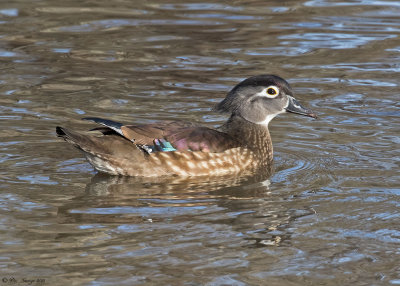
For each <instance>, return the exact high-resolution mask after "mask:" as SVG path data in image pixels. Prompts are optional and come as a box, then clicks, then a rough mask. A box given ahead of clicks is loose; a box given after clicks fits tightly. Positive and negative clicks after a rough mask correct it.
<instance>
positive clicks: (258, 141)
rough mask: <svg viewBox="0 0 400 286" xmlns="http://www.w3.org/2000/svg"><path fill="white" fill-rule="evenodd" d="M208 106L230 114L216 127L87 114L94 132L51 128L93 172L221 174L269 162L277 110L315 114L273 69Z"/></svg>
mask: <svg viewBox="0 0 400 286" xmlns="http://www.w3.org/2000/svg"><path fill="white" fill-rule="evenodd" d="M213 111H217V112H220V113H226V114H228V115H229V118H228V119H227V121H226V122H225V123H224V124H222V125H221V126H219V127H217V128H209V127H205V126H202V125H199V124H196V123H193V122H186V121H163V122H157V123H149V124H131V125H125V124H123V123H120V122H116V121H113V120H109V119H103V118H98V117H86V118H83V120H87V121H92V122H94V123H96V124H98V127H96V128H93V129H91V130H90V131H95V132H97V134H86V133H80V132H76V131H73V130H70V129H67V128H64V127H60V126H57V127H56V133H57V136H58V137H61V138H62V139H64V140H65V141H66V142H68V143H71V144H72V145H73V146H75V147H76V148H78V149H79V150H81V151H82V152H83V154H84V155H85V157H86V159H87V160H88V161H89V163H90V164H91V165H92V166H93V167H94V169H96V170H97V171H98V172H102V173H107V174H110V175H118V176H135V177H161V176H182V177H188V176H223V175H238V174H240V173H243V172H253V171H256V170H260V169H266V168H269V167H270V166H271V165H272V164H273V147H272V140H271V136H270V133H269V130H268V125H269V123H270V122H271V120H272V119H273V118H275V117H276V116H277V115H279V114H282V113H292V114H298V115H303V116H308V117H311V118H317V115H316V114H315V113H314V112H313V111H312V110H311V109H309V108H306V107H304V106H303V105H302V104H301V103H300V102H299V101H298V100H297V99H295V97H294V94H293V90H292V88H291V86H290V85H289V83H288V82H287V81H286V80H284V79H283V78H281V77H279V76H277V75H270V74H265V75H256V76H252V77H249V78H247V79H245V80H243V81H241V82H240V83H238V84H237V85H236V86H234V87H233V88H232V89H231V90H230V91H229V92H228V94H227V95H226V97H225V98H224V99H223V100H222V101H221V102H219V103H218V104H217V105H215V106H214V108H213Z"/></svg>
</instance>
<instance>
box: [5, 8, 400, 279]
mask: <svg viewBox="0 0 400 286" xmlns="http://www.w3.org/2000/svg"><path fill="white" fill-rule="evenodd" d="M399 15H400V5H399V3H398V2H396V1H369V0H359V1H351V2H335V1H300V2H299V1H285V2H282V1H234V2H225V3H222V2H221V3H213V2H204V1H203V2H195V1H180V2H179V1H175V2H172V1H156V0H150V1H123V0H120V1H101V0H100V1H96V2H93V1H67V2H65V1H48V0H39V1H26V0H25V1H11V2H4V1H3V2H1V3H0V24H1V26H0V31H1V35H0V60H1V62H2V64H1V72H0V84H1V85H0V92H1V95H2V96H1V97H0V100H1V101H0V108H1V115H0V117H1V119H2V120H1V121H0V124H1V130H2V132H1V135H0V137H1V143H0V145H1V153H0V162H1V170H0V185H1V192H0V205H1V208H0V219H1V224H0V227H1V230H0V231H1V232H0V237H1V239H0V242H1V248H0V279H1V282H0V283H2V285H11V284H14V285H27V284H28V283H29V281H30V280H34V281H33V282H32V283H33V284H36V285H266V284H268V285H322V284H323V285H350V284H351V285H399V284H400V268H399V246H400V230H399V223H398V221H399V218H400V215H399V196H400V183H399V182H400V180H399V165H400V163H399V162H400V159H399V158H400V152H399V142H400V139H399V130H400V128H399V126H400V125H399V123H400V119H399V117H400V105H399V103H398V101H399V91H400V89H399V84H398V83H399V72H400V64H399V58H400V41H399V35H400V22H399ZM261 73H274V74H279V75H281V76H282V77H284V78H286V79H287V80H288V81H289V82H290V83H291V85H292V86H293V88H294V89H295V92H296V97H297V98H299V99H300V100H301V101H302V102H303V103H304V104H305V105H307V106H309V107H311V108H312V109H313V110H315V111H316V112H317V113H318V115H319V117H320V118H319V119H318V120H312V119H308V118H305V117H297V116H295V115H292V114H287V115H286V114H285V115H280V116H279V117H278V118H276V119H275V120H274V121H273V122H272V123H271V126H270V131H271V134H272V138H273V143H274V150H275V172H274V174H273V175H272V176H271V177H270V178H265V177H258V176H255V177H250V178H229V177H224V178H219V179H212V180H204V179H179V178H170V179H160V180H156V181H154V180H153V181H149V180H144V179H139V178H113V177H109V176H104V175H95V172H94V171H93V169H92V168H91V167H90V165H89V164H88V163H87V162H86V161H85V160H84V159H83V157H82V155H81V154H80V153H79V152H78V151H77V150H75V149H73V148H72V147H71V146H69V145H67V144H66V143H64V142H62V141H61V140H60V139H58V138H56V136H55V126H57V125H61V126H65V127H69V128H73V129H75V130H86V129H89V128H92V127H93V125H92V124H91V123H88V122H83V121H81V120H80V118H82V117H85V116H98V117H104V118H110V119H113V120H117V121H122V122H127V123H139V122H154V121H158V120H165V119H182V120H191V121H195V122H202V123H203V124H204V125H206V126H216V125H219V124H221V123H222V122H223V121H224V120H225V117H224V116H222V115H220V114H215V113H212V112H210V111H209V109H210V107H212V106H213V105H214V104H215V103H216V102H218V101H220V100H221V99H222V98H223V97H224V96H225V93H226V92H227V91H228V90H229V89H230V88H231V87H232V86H233V85H235V84H236V83H237V82H238V81H240V80H241V79H243V78H245V77H248V76H251V75H255V74H261ZM24 279H25V280H24ZM38 279H39V280H38ZM32 283H31V284H32Z"/></svg>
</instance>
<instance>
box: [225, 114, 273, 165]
mask: <svg viewBox="0 0 400 286" xmlns="http://www.w3.org/2000/svg"><path fill="white" fill-rule="evenodd" d="M221 130H222V131H224V132H226V133H228V134H229V135H231V136H232V137H234V138H235V139H236V140H238V141H239V142H240V144H241V145H243V146H245V147H247V148H249V149H251V150H252V151H253V152H254V153H256V154H257V155H259V156H260V157H261V158H263V159H262V160H263V161H264V160H265V161H272V154H273V149H272V141H271V136H270V135H269V131H268V125H267V124H256V123H252V122H249V121H247V120H246V119H244V118H242V117H240V116H236V115H232V116H231V118H229V120H228V121H227V122H226V123H225V124H224V125H222V126H221Z"/></svg>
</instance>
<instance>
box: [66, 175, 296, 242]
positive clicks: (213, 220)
mask: <svg viewBox="0 0 400 286" xmlns="http://www.w3.org/2000/svg"><path fill="white" fill-rule="evenodd" d="M270 175H271V170H268V172H263V173H259V174H255V175H252V176H242V177H207V178H204V177H199V178H178V177H174V178H158V179H156V180H154V179H152V180H149V179H144V178H136V177H116V176H109V175H104V174H97V175H95V176H94V177H93V178H92V180H91V182H90V183H89V184H88V185H87V187H86V192H85V194H83V195H82V196H79V197H76V198H74V199H73V200H72V201H71V202H70V203H69V204H66V205H63V206H61V207H60V208H59V212H58V217H59V219H60V222H61V223H76V224H85V225H88V224H109V223H112V224H129V225H132V224H135V225H143V224H146V223H149V222H150V223H158V224H168V225H169V226H172V225H173V224H174V223H176V224H179V223H182V222H184V223H187V222H189V223H190V224H199V225H200V224H206V225H208V226H209V225H210V224H218V225H221V224H222V225H225V226H228V227H229V228H230V231H234V232H235V233H236V235H237V236H240V237H243V239H245V240H249V241H252V243H251V244H252V245H254V242H255V243H256V244H255V245H271V244H272V245H276V244H279V243H280V241H281V240H282V237H283V236H284V235H282V234H280V233H282V231H281V230H279V228H282V227H284V226H285V225H287V224H288V222H289V221H290V219H291V214H290V211H288V210H287V209H286V208H285V206H282V205H281V204H279V202H278V201H277V198H276V196H270V189H269V180H268V178H269V177H270Z"/></svg>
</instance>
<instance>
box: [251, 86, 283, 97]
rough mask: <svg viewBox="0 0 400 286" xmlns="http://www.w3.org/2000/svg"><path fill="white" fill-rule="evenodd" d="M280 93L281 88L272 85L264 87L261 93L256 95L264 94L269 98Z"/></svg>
mask: <svg viewBox="0 0 400 286" xmlns="http://www.w3.org/2000/svg"><path fill="white" fill-rule="evenodd" d="M278 95H279V88H278V87H277V86H275V85H270V86H269V87H267V88H264V89H263V90H262V91H260V92H259V93H256V94H255V96H262V97H268V98H275V97H277V96H278Z"/></svg>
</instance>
